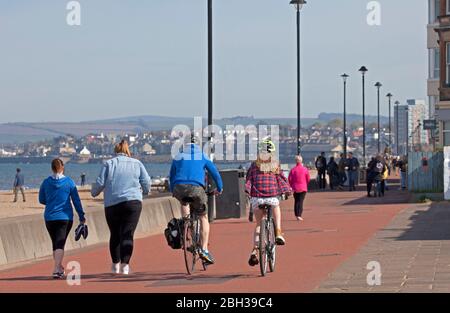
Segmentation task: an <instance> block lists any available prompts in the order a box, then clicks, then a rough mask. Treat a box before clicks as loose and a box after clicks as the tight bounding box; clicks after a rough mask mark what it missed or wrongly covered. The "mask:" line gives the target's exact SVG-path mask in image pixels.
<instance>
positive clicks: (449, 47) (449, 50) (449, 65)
mask: <svg viewBox="0 0 450 313" xmlns="http://www.w3.org/2000/svg"><path fill="white" fill-rule="evenodd" d="M448 1H450V0H448ZM446 54H447V58H446V61H445V62H446V65H445V69H446V79H445V82H446V84H447V86H449V85H450V42H447V43H446Z"/></svg>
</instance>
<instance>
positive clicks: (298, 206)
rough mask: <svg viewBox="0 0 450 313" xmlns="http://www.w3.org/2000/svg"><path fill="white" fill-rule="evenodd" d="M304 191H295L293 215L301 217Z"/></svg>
mask: <svg viewBox="0 0 450 313" xmlns="http://www.w3.org/2000/svg"><path fill="white" fill-rule="evenodd" d="M305 197H306V192H295V193H294V199H295V209H294V211H295V216H297V217H301V216H302V214H303V201H305Z"/></svg>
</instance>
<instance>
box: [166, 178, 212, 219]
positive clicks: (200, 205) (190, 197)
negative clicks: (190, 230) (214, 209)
mask: <svg viewBox="0 0 450 313" xmlns="http://www.w3.org/2000/svg"><path fill="white" fill-rule="evenodd" d="M173 196H174V197H175V198H176V199H177V200H178V201H180V203H181V204H182V205H188V204H189V205H190V207H191V210H195V213H196V214H198V215H205V214H206V208H207V204H208V196H207V195H206V192H205V189H204V188H203V187H201V186H195V185H184V184H180V185H175V187H174V188H173Z"/></svg>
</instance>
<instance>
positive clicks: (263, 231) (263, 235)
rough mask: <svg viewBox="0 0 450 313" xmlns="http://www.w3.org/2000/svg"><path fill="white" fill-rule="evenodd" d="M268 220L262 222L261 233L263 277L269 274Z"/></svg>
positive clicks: (260, 250)
mask: <svg viewBox="0 0 450 313" xmlns="http://www.w3.org/2000/svg"><path fill="white" fill-rule="evenodd" d="M267 238H268V236H267V219H265V218H264V219H262V220H261V227H260V231H259V267H260V270H261V275H262V276H266V273H267V250H266V249H267V245H268V242H267Z"/></svg>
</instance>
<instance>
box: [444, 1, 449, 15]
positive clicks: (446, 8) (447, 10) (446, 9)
mask: <svg viewBox="0 0 450 313" xmlns="http://www.w3.org/2000/svg"><path fill="white" fill-rule="evenodd" d="M445 11H446V12H447V14H450V0H447V1H446V6H445Z"/></svg>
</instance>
